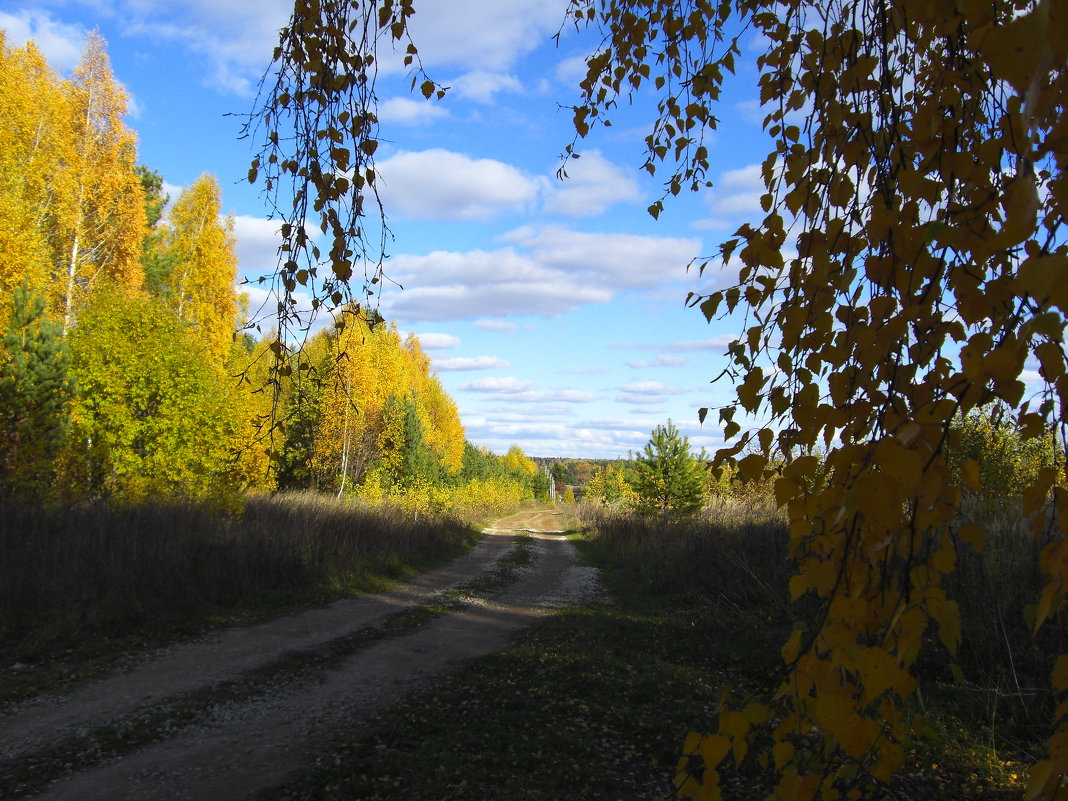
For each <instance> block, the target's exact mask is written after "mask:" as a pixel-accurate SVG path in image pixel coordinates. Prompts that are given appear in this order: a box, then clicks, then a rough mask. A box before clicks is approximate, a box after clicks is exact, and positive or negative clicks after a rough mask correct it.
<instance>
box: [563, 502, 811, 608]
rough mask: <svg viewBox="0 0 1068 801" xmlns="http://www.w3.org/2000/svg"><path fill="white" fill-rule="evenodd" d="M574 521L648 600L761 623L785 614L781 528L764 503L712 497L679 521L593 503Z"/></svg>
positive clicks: (583, 507) (783, 526) (785, 572)
mask: <svg viewBox="0 0 1068 801" xmlns="http://www.w3.org/2000/svg"><path fill="white" fill-rule="evenodd" d="M578 517H579V520H580V521H581V523H582V524H583V525H584V526H585V527H587V528H588V529H590V530H591V531H593V532H595V536H596V537H597V539H598V540H599V541H600V543H601V545H602V546H603V547H604V550H605V551H606V552H607V553H608V554H609V555H610V556H611V558H614V559H615V560H617V561H618V563H619V564H620V566H622V567H623V568H624V569H625V570H626V571H627V572H629V573H630V574H631V575H632V576H633V577H634V580H636V581H639V582H641V583H642V584H643V585H644V586H645V587H646V588H647V589H648V590H650V591H652V592H655V593H664V594H670V595H676V596H684V597H689V598H692V599H694V600H696V601H699V602H705V603H714V604H717V605H721V606H724V607H727V608H729V609H731V610H734V611H735V612H738V613H741V614H744V615H755V616H757V617H759V618H760V619H765V620H766V619H767V618H768V617H769V616H771V617H776V618H778V617H783V616H785V615H788V613H789V596H788V592H787V582H788V581H789V577H790V564H789V561H788V559H787V548H788V544H789V543H788V531H787V526H786V520H785V517H784V516H783V514H782V513H781V512H780V511H779V510H778V509H776V508H775V504H774V502H773V501H772V500H771V499H769V498H768V497H767V496H763V495H759V494H747V495H744V496H740V497H736V496H730V495H721V496H716V497H714V498H713V499H712V500H711V501H710V502H709V503H708V505H706V506H705V508H704V509H703V510H702V511H701V512H700V513H699V514H698V515H696V516H694V517H692V518H689V519H687V520H682V521H670V520H666V519H662V518H658V517H655V516H645V517H643V516H642V515H639V514H638V513H637V512H635V511H633V510H632V509H629V508H627V507H626V506H619V505H604V504H600V503H597V502H587V503H582V504H580V505H579V506H578Z"/></svg>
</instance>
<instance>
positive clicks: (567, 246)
mask: <svg viewBox="0 0 1068 801" xmlns="http://www.w3.org/2000/svg"><path fill="white" fill-rule="evenodd" d="M505 238H506V239H508V240H510V241H512V242H514V243H515V245H516V247H505V248H500V249H497V250H494V251H484V250H473V251H466V252H459V253H458V252H450V251H437V252H434V253H430V254H428V255H425V256H414V255H406V254H402V255H399V256H396V257H394V258H393V259H391V260H390V263H389V264H388V265H387V273H388V274H389V276H390V277H391V278H392V279H393V280H395V281H397V282H399V283H400V284H401V285H402V286H404V287H405V290H404V292H400V293H390V294H387V295H386V297H385V298H384V299H383V307H384V308H385V310H386V311H387V314H388V315H389V316H391V317H393V318H394V319H399V320H403V321H405V322H413V321H418V320H458V319H464V318H472V317H474V318H481V317H484V316H485V315H487V314H491V315H493V316H495V317H505V316H508V315H519V314H537V315H541V316H545V317H552V316H556V315H558V314H561V313H563V312H565V311H568V310H569V309H574V308H577V307H579V306H583V305H585V304H588V303H607V302H608V301H610V300H611V299H612V298H613V297H615V295H616V294H617V293H619V292H620V291H622V290H626V289H636V288H641V289H648V288H650V287H653V286H655V285H657V284H659V283H663V282H667V281H670V280H673V279H676V278H681V277H683V276H684V272H683V265H685V264H686V263H687V262H688V261H689V260H690V259H691V258H693V257H694V256H695V255H696V254H697V252H698V248H699V246H700V243H699V242H698V241H697V240H694V239H674V238H668V237H648V236H636V235H633V234H587V233H580V232H576V231H568V230H565V229H561V228H544V229H534V228H523V229H520V230H518V231H513V232H512V233H511V234H509V235H508V236H506V237H505Z"/></svg>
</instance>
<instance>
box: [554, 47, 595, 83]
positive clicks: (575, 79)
mask: <svg viewBox="0 0 1068 801" xmlns="http://www.w3.org/2000/svg"><path fill="white" fill-rule="evenodd" d="M586 70H587V66H586V55H585V54H581V55H577V56H570V57H568V58H565V59H563V60H562V61H561V62H560V63H559V64H557V65H556V79H557V80H558V81H560V82H561V83H564V84H567V85H568V86H578V85H579V81H581V80H582V79H583V78H585V77H586Z"/></svg>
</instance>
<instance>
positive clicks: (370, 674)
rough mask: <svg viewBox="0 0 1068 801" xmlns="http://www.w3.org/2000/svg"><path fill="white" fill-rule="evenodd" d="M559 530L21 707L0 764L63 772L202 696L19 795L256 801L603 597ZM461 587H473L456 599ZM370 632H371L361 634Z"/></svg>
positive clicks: (0, 734) (541, 516)
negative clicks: (434, 613)
mask: <svg viewBox="0 0 1068 801" xmlns="http://www.w3.org/2000/svg"><path fill="white" fill-rule="evenodd" d="M559 528H560V522H559V513H557V512H552V511H537V512H522V513H520V514H517V515H513V516H511V517H508V518H505V519H503V520H499V521H497V522H496V523H495V524H494V525H493V526H491V527H490V528H488V529H487V530H486V533H487V535H488V536H486V538H485V539H484V540H483V541H482V542H481V543H479V545H478V546H476V547H475V548H474V549H473V550H472V551H471V552H469V553H468V554H466V555H465V556H463V557H461V558H459V559H457V560H455V561H453V562H451V563H449V564H447V565H445V566H444V567H442V568H440V569H438V570H434V571H431V572H429V573H425V574H423V575H421V576H419V577H418V578H416V579H415V580H413V581H411V582H409V583H408V584H405V585H404V586H402V587H399V588H397V589H395V590H393V591H391V592H388V593H383V594H380V595H372V596H363V597H357V598H350V599H346V600H343V601H339V602H337V603H335V604H333V605H331V606H329V607H325V608H323V609H316V610H312V611H309V612H306V613H304V614H301V615H296V616H293V617H287V618H282V619H278V620H274V621H271V622H268V623H264V624H262V625H258V626H254V627H249V628H241V629H231V630H226V631H222V632H217V633H215V634H213V635H211V636H209V637H206V638H204V639H202V640H199V641H196V642H193V643H189V644H185V645H180V646H176V647H173V648H170V649H168V650H166V651H165V652H163V653H161V654H159V655H157V656H156V657H154V658H153V659H151V660H149V661H146V662H144V663H143V664H141V665H140V666H139V667H138V668H136V669H135V670H133V671H132V672H129V673H126V674H124V675H119V676H115V677H112V678H108V679H104V680H102V681H98V682H96V683H94V684H91V685H89V686H86V687H83V688H81V689H79V690H77V691H75V692H73V693H71V694H70V695H67V696H65V697H52V698H45V699H38V700H36V701H35V702H33V703H31V704H26V705H23V706H21V707H20V708H19V709H17V710H15V711H14V712H12V713H10V714H8V715H7V716H5V717H2V718H0V773H10V772H13V771H12V770H11V769H12V768H13V767H23V768H25V767H26V766H27V765H32V764H34V761H35V760H36V761H37V762H39V763H41V764H42V765H44V764H53V765H54V763H55V762H56V757H55V754H56V753H57V752H60V753H62V752H63V751H64V749H66V752H68V753H76V752H78V749H79V748H82V750H83V751H84V750H85V749H86V748H91V747H92V743H93V741H94V740H99V739H101V738H102V737H107V733H108V732H109V731H110V732H114V731H119V730H121V729H122V728H123V727H125V726H129V725H130V723H131V722H132V721H137V720H142V719H144V718H145V716H146V714H147V715H149V716H151V714H152V710H154V709H159V708H161V707H166V708H182V705H183V703H187V704H191V705H194V706H195V705H196V704H201V705H203V708H202V709H199V710H196V714H193V715H186V716H184V717H182V718H181V720H182V721H183V723H182V724H181V725H180V726H176V727H175V729H173V730H172V729H171V728H170V727H169V726H168V724H167V722H166V721H164V722H163V723H162V724H160V725H159V726H157V728H158V729H159V731H158V732H157V735H156V736H158V737H161V738H162V739H156V740H154V741H152V742H150V743H149V744H148V745H146V746H144V747H143V748H142V749H141V750H139V751H135V752H131V753H124V754H123V755H121V756H109V757H106V758H103V759H101V760H99V761H98V763H97V764H95V765H92V766H90V767H88V768H87V769H84V770H81V771H79V772H70V771H62V770H59V771H57V770H56V768H55V767H52V768H48V769H43V770H45V773H46V775H49V776H52V777H53V779H52V781H51V782H50V783H48V784H47V785H45V786H43V787H41V786H40V785H39V784H38V786H37V792H36V794H35V795H25V796H18V795H16V796H15V797H34V798H40V799H49V801H60V800H61V799H69V800H70V801H95V800H96V799H100V801H123V800H124V799H129V801H135V800H136V801H143V800H144V799H153V801H156V800H157V799H158V800H159V801H162V800H163V799H190V800H195V801H238V799H244V798H248V797H249V796H251V795H253V794H255V793H256V792H259V791H261V790H264V789H266V788H269V787H273V786H275V785H277V784H278V783H280V782H281V781H282V779H283V778H284V777H285V776H286V775H287V774H289V773H290V772H292V771H294V770H296V769H298V768H300V767H301V766H302V765H304V764H307V763H309V762H310V761H311V760H312V759H313V758H314V756H315V753H316V749H317V745H318V744H319V743H320V742H321V741H322V740H323V739H324V738H328V737H329V736H330V734H331V732H332V731H335V730H337V729H338V728H339V727H344V728H345V729H346V730H348V731H351V730H352V729H353V727H358V725H359V723H360V721H362V720H365V719H366V718H367V716H368V715H369V714H370V713H372V712H375V711H378V710H382V709H384V708H386V707H388V706H389V705H390V704H392V703H394V702H396V701H397V700H399V699H400V698H401V697H402V696H403V695H405V694H407V693H409V692H411V691H412V690H414V689H416V688H418V687H419V686H420V684H421V683H423V682H425V681H426V680H427V679H429V678H430V677H433V676H435V675H438V674H441V673H444V672H446V671H449V670H450V669H453V668H455V667H456V666H458V665H460V664H461V663H463V662H464V661H466V660H469V659H472V658H475V657H478V656H482V655H484V654H487V653H490V652H492V651H494V650H498V649H500V648H502V647H504V646H505V645H506V644H507V642H508V640H509V638H510V637H511V636H512V634H514V633H515V632H516V631H517V630H519V629H520V628H522V627H524V626H526V625H528V624H529V623H530V622H531V621H532V620H533V619H534V618H535V617H537V616H538V615H541V614H544V613H546V612H548V611H551V610H552V609H555V608H559V607H560V606H563V605H566V604H569V603H573V602H575V601H577V600H580V599H582V598H583V597H585V596H587V595H589V594H591V593H593V592H596V578H595V576H594V573H593V570H592V568H586V567H581V566H578V565H577V564H576V560H575V553H574V548H573V546H572V545H571V543H570V542H568V541H567V540H565V539H563V538H562V537H560V536H558V534H559ZM516 549H520V550H521V551H523V552H524V553H522V554H521V556H522V557H523V558H521V559H516V558H514V557H513V558H512V559H511V560H510V561H511V562H513V563H516V564H520V565H522V566H521V567H518V568H517V569H516V570H515V571H513V573H512V574H510V575H509V576H507V577H506V580H505V581H501V580H500V579H499V578H498V581H497V583H496V584H494V583H492V582H490V584H489V585H488V586H493V587H497V589H496V590H494V591H492V592H489V593H488V594H484V595H479V590H478V589H477V587H478V586H479V579H480V577H482V578H483V579H484V578H485V577H486V576H487V575H489V574H493V573H494V571H495V570H497V568H498V563H499V562H500V561H501V559H502V558H504V557H506V556H508V555H509V554H514V553H515V551H516ZM506 561H509V560H506ZM498 576H499V573H498ZM483 584H485V582H483ZM502 584H503V585H504V586H503V588H501V585H502ZM464 585H469V587H470V588H471V589H470V590H469V591H468V592H466V593H464V592H460V593H459V594H457V592H456V591H455V590H456V588H461V590H462V588H463V587H464ZM450 590H451V591H452V592H451V593H450V595H449V599H450V602H451V605H450V606H449V611H448V612H447V613H445V614H439V616H438V617H436V618H433V619H431V620H430V621H429V622H426V623H424V624H422V625H416V626H407V627H405V628H403V629H402V630H401V633H395V634H388V633H383V628H382V627H383V624H384V623H385V622H386V621H387V620H388V619H389V618H391V617H392V616H395V615H396V614H397V613H398V612H403V611H405V610H411V609H412V608H413V607H416V606H418V605H420V604H426V603H434V602H435V601H436V600H438V601H439V602H440V599H442V597H443V596H442V593H444V592H446V591H450ZM457 597H458V598H459V600H457ZM439 611H440V610H439ZM386 628H387V629H388V626H386ZM361 633H363V634H368V635H376V636H368V637H366V638H364V640H362V641H361V640H359V639H358V635H360V634H361ZM354 635H357V636H356V637H355V638H354ZM351 642H362V643H364V644H357V645H355V646H352V647H351V649H350V651H351V652H344V651H343V650H342V652H341V658H336V659H334V660H332V661H330V662H329V663H327V666H326V667H322V668H318V669H315V670H313V671H311V674H310V675H309V671H308V670H304V671H302V672H300V673H299V675H294V676H293V677H292V678H291V679H290V678H289V677H287V675H286V668H285V666H286V665H289V664H292V663H294V662H299V661H300V658H301V655H302V654H306V653H310V652H315V651H316V650H319V651H321V650H323V649H328V648H330V647H331V646H332V645H333V644H335V643H351ZM272 665H274V666H276V667H277V670H275V674H272V676H271V681H270V682H269V687H268V689H262V688H261V689H258V690H250V691H249V692H247V693H242V692H241V687H242V683H243V682H247V683H249V684H250V686H251V685H252V684H254V682H252V681H251V679H250V677H251V676H253V675H256V676H261V677H262V676H263V675H264V673H265V672H266V673H270V672H271V671H272V669H274V668H272ZM256 686H260V685H256ZM212 687H225V688H229V693H230V694H229V695H228V696H227V695H225V694H224V695H223V697H224V698H228V699H229V700H226V701H224V702H219V701H218V700H212V701H208V702H205V701H204V700H203V699H204V698H205V697H208V698H217V696H212V695H211V693H210V692H209V693H205V690H209V689H210V688H212ZM234 688H236V691H235V689H234ZM187 711H188V710H187ZM157 717H158V715H157ZM60 761H62V759H60ZM49 771H50V772H49ZM57 772H58V773H60V774H61V775H56V774H57ZM9 797H10V796H9Z"/></svg>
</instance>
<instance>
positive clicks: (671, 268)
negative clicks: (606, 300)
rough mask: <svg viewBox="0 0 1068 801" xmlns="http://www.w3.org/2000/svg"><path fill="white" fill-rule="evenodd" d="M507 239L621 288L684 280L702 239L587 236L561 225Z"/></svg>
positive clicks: (552, 263)
mask: <svg viewBox="0 0 1068 801" xmlns="http://www.w3.org/2000/svg"><path fill="white" fill-rule="evenodd" d="M504 240H505V241H506V242H510V243H513V244H516V245H520V246H522V247H524V248H525V249H527V250H529V252H530V254H531V256H532V257H533V258H534V259H536V260H537V261H538V263H540V264H544V265H545V266H547V267H550V268H554V269H558V270H563V271H566V272H569V273H586V274H589V275H590V276H591V277H596V279H597V280H598V281H604V282H607V283H608V284H609V285H610V286H615V287H619V288H637V287H642V288H646V287H651V286H656V285H657V284H661V283H664V282H666V281H669V280H673V279H681V278H683V277H685V274H686V272H685V268H686V265H687V264H688V263H689V262H690V261H691V260H692V259H693V258H694V257H695V256H696V255H697V254H698V252H699V251H700V247H701V242H700V240H698V239H690V238H687V239H683V238H677V237H660V236H640V235H637V234H604V233H585V232H581V231H572V230H570V229H568V228H562V227H559V226H544V227H531V226H524V227H522V228H519V229H516V230H515V231H512V232H511V233H509V234H507V235H505V237H504Z"/></svg>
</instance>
